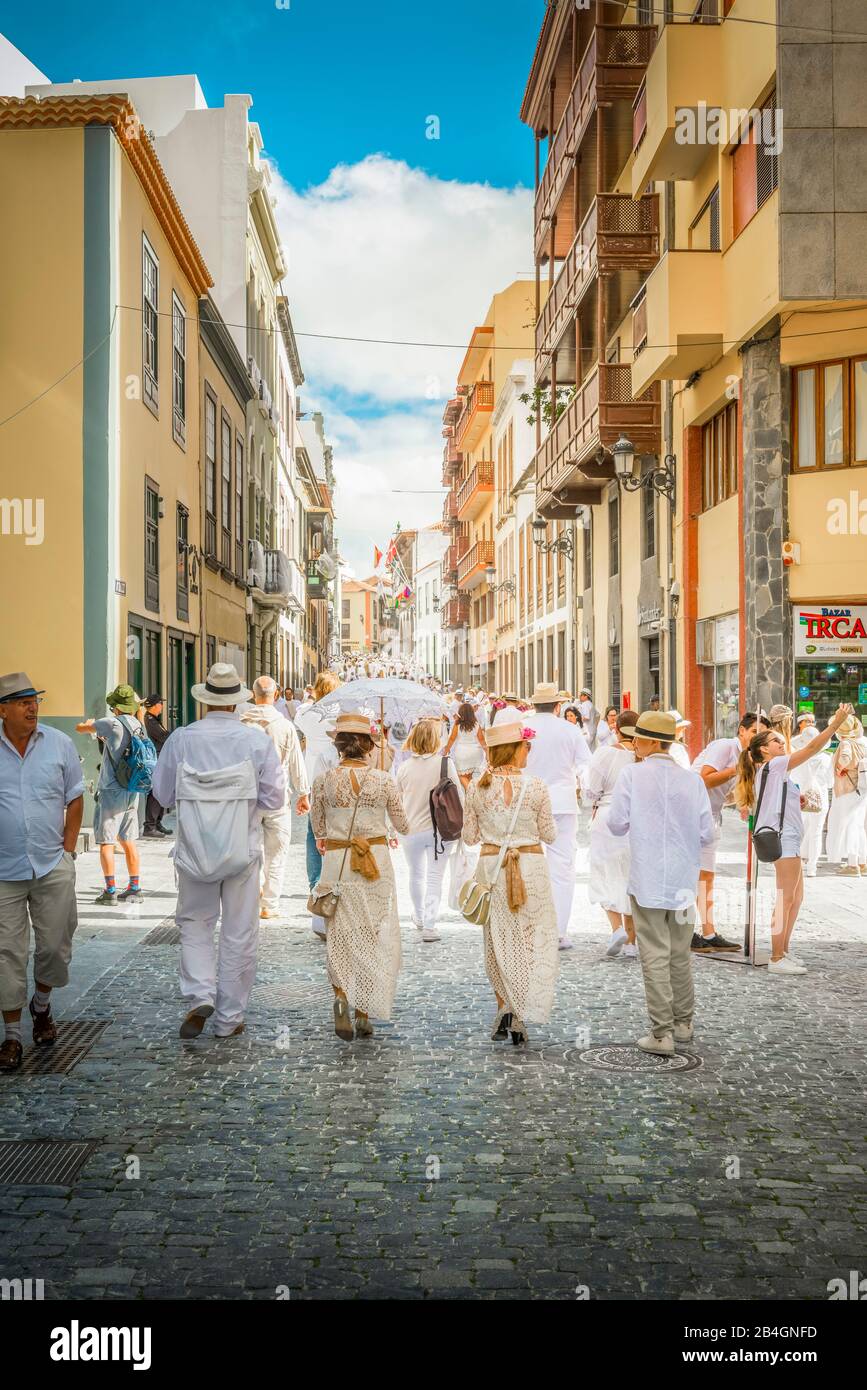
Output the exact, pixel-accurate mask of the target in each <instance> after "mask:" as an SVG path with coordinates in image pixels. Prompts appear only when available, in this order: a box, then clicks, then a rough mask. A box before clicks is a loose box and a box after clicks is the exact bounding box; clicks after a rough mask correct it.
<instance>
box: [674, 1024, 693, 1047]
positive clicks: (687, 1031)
mask: <svg viewBox="0 0 867 1390" xmlns="http://www.w3.org/2000/svg"><path fill="white" fill-rule="evenodd" d="M694 1035H695V1029H694V1027H693V1025H692V1024H691V1023H676V1024H675V1025H674V1041H675V1042H692V1040H693V1037H694Z"/></svg>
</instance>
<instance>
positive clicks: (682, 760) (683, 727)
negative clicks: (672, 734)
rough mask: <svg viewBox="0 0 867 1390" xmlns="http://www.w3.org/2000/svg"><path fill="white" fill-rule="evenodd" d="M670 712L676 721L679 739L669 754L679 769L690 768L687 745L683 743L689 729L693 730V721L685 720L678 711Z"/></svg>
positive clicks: (676, 739) (671, 710)
mask: <svg viewBox="0 0 867 1390" xmlns="http://www.w3.org/2000/svg"><path fill="white" fill-rule="evenodd" d="M668 712H669V714H670V715H671V717H672V719H673V720H674V724H675V728H676V730H677V737H676V738H675V740H674V743H673V744H672V745H671V748H670V749H669V752H670V754H671V756H672V758H673V759H674V761H675V762H676V763H677V764H678V766H679V767H686V768H688V767H689V766H690V762H689V753H688V752H687V748H686V744H685V743H684V742H683V737H684V734H685V733H686V731H687V729H690V728H692V720H690V719H684V717H683V715H682V714H681V712H680V710H678V709H670V710H669V711H668Z"/></svg>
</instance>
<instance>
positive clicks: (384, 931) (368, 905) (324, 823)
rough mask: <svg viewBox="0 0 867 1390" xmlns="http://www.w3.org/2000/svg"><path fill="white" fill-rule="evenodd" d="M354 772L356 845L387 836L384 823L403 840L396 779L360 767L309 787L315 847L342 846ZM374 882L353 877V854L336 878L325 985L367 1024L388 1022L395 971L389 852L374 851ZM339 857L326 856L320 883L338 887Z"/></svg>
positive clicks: (384, 848)
mask: <svg viewBox="0 0 867 1390" xmlns="http://www.w3.org/2000/svg"><path fill="white" fill-rule="evenodd" d="M350 772H352V773H353V774H354V776H355V778H356V780H357V784H358V785H359V786H360V788H361V791H360V795H359V798H358V800H359V805H358V812H357V814H356V817H355V825H354V826H353V829H352V834H353V838H355V837H356V836H363V837H364V838H365V839H370V838H371V837H374V836H379V835H387V834H388V833H389V822H390V823H391V825H392V826H393V827H394V829H395V830H397V831H398V832H399V833H400V834H401V835H406V834H407V833H408V830H409V825H408V823H407V819H406V814H405V812H404V809H403V802H402V801H401V797H400V792H399V791H398V789H397V783H396V782H395V781H394V778H393V777H389V775H388V774H387V773H385V772H377V771H375V770H371V771H369V772H368V771H365V769H364V768H363V767H357V768H352V769H350V768H348V767H335V768H332V769H331V770H330V771H329V772H326V773H325V774H324V775H323V776H321V777H317V778H316V780H315V781H314V783H313V803H312V811H311V816H312V820H313V833H314V834H315V836H316V838H317V840H346V839H348V837H349V827H350V823H351V821H352V812H353V809H354V806H355V792H354V791H353V787H352V783H351V781H350ZM370 849H371V853H372V854H373V856H374V858H375V860H376V864H377V868H378V869H379V878H377V879H373V880H370V879H366V878H364V877H363V876H362V875H361V874H359V873H356V872H353V870H352V864H351V861H352V855H351V851H350V852H348V853H347V855H346V865H345V868H344V870H343V876H342V878H341V889H340V901H339V904H338V907H337V911H336V913H335V914H334V916H333V917H332V918H331V919H330V921H329V923H328V930H327V935H326V951H327V956H328V978H329V980H330V981H331V984H332V985H334V986H335V987H336V988H337V989H342V990H343V992H344V994H345V995H346V999H347V1003H348V1004H349V1007H350V1009H359V1010H360V1011H361V1012H362V1013H365V1014H369V1015H370V1017H371V1018H382V1019H387V1018H391V1010H392V1005H393V1004H394V992H395V988H396V986H397V977H398V973H399V971H400V922H399V920H398V910H397V893H396V891H395V884H394V871H393V869H392V866H391V853H390V851H389V847H388V845H371V847H370ZM343 853H344V852H343V850H327V851H326V853H325V855H324V856H323V860H322V875H321V877H320V880H319V881H320V883H321V884H322V885H323V887H325V886H328V885H330V884H332V883H335V882H336V881H337V878H338V876H339V875H340V867H341V864H342V863H343Z"/></svg>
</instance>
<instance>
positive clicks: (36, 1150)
mask: <svg viewBox="0 0 867 1390" xmlns="http://www.w3.org/2000/svg"><path fill="white" fill-rule="evenodd" d="M95 1148H96V1140H94V1139H27V1140H24V1139H22V1140H19V1139H4V1140H0V1183H3V1184H6V1185H9V1184H12V1183H19V1184H24V1183H27V1184H31V1183H39V1184H44V1185H46V1186H52V1187H67V1186H68V1185H69V1184H70V1183H71V1182H72V1180H73V1179H74V1178H75V1176H76V1175H77V1173H78V1170H79V1169H80V1168H81V1167H82V1165H83V1164H84V1163H86V1162H87V1160H88V1158H90V1155H91V1154H92V1153H93V1150H94V1149H95Z"/></svg>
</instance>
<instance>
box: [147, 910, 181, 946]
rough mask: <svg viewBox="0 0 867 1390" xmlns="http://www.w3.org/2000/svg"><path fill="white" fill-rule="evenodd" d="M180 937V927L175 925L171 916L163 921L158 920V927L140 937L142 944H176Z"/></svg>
mask: <svg viewBox="0 0 867 1390" xmlns="http://www.w3.org/2000/svg"><path fill="white" fill-rule="evenodd" d="M180 939H181V931H180V927H176V926H175V921H174V918H173V917H170V918H169V919H168V920H167V921H165V922H160V924H159V926H158V927H154V929H153V931H149V932H148V934H147V936H143V937H142V939H141V945H142V946H177V945H178V944H179V942H180Z"/></svg>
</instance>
